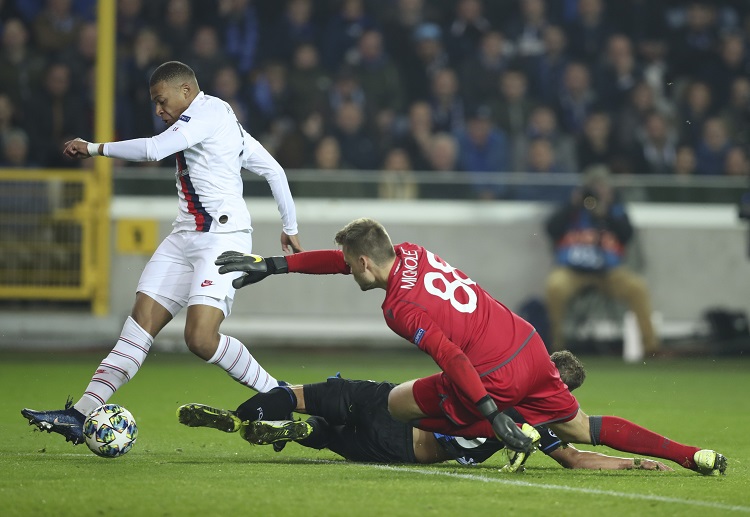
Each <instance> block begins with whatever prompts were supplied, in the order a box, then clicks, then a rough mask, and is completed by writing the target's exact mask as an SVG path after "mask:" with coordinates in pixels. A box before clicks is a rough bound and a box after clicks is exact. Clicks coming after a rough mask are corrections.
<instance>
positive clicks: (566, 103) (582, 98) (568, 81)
mask: <svg viewBox="0 0 750 517" xmlns="http://www.w3.org/2000/svg"><path fill="white" fill-rule="evenodd" d="M596 102H597V97H596V93H595V92H594V90H593V89H592V87H591V76H590V74H589V71H588V69H587V68H586V65H584V64H583V63H570V64H568V66H567V67H566V68H565V76H564V77H563V85H562V88H561V90H560V93H559V95H558V99H557V110H558V113H559V119H560V121H561V122H562V126H563V128H565V130H566V131H568V132H570V133H573V134H574V135H576V136H578V135H580V134H581V132H582V131H583V125H584V123H585V121H586V119H587V118H588V116H589V114H590V113H591V112H592V111H594V109H595V107H596Z"/></svg>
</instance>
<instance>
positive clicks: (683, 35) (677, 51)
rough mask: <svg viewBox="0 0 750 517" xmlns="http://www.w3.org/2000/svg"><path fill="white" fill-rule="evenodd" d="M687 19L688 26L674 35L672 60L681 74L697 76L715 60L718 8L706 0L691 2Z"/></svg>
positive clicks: (678, 73)
mask: <svg viewBox="0 0 750 517" xmlns="http://www.w3.org/2000/svg"><path fill="white" fill-rule="evenodd" d="M685 21H686V23H685V25H684V26H683V27H680V28H678V29H677V30H676V31H675V32H674V33H673V35H672V39H671V41H670V44H669V48H670V50H671V56H670V61H671V62H672V63H673V66H674V70H675V73H676V74H677V75H678V76H687V77H692V78H695V77H697V76H698V75H699V74H700V71H701V70H703V69H704V68H705V67H706V65H708V64H710V63H711V61H712V60H714V59H716V56H715V54H714V49H715V48H716V47H717V42H718V27H717V23H716V9H715V8H714V6H713V5H711V4H710V3H709V2H706V1H691V2H690V5H688V7H687V9H686V17H685Z"/></svg>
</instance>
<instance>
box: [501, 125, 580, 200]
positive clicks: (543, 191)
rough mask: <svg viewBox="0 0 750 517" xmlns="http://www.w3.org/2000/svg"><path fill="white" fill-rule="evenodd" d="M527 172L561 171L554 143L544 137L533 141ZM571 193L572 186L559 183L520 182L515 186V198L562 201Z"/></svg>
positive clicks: (529, 151) (530, 147) (545, 172)
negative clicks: (529, 183)
mask: <svg viewBox="0 0 750 517" xmlns="http://www.w3.org/2000/svg"><path fill="white" fill-rule="evenodd" d="M526 164H527V166H526V169H525V171H526V172H532V173H536V174H556V173H558V172H561V169H560V166H559V165H558V162H557V157H556V156H555V148H554V147H553V146H552V143H551V142H550V141H549V140H547V139H544V138H537V139H535V140H532V141H531V144H529V146H528V154H527V156H526ZM569 195H570V187H567V186H565V185H557V184H541V185H536V184H531V185H528V184H519V185H515V186H514V188H513V196H512V197H513V199H519V200H520V199H523V200H534V201H560V200H561V199H565V198H566V197H567V196H569Z"/></svg>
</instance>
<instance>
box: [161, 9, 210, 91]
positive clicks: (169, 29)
mask: <svg viewBox="0 0 750 517" xmlns="http://www.w3.org/2000/svg"><path fill="white" fill-rule="evenodd" d="M159 36H160V38H161V39H162V40H163V41H164V43H166V45H167V47H169V52H168V55H169V56H170V57H171V58H172V59H176V60H178V61H183V60H184V59H185V55H186V54H187V53H188V50H189V49H190V46H191V44H192V42H193V9H192V7H191V3H190V1H189V0H167V4H166V7H165V12H164V26H163V29H162V30H161V31H159ZM198 79H201V78H200V77H199V78H198Z"/></svg>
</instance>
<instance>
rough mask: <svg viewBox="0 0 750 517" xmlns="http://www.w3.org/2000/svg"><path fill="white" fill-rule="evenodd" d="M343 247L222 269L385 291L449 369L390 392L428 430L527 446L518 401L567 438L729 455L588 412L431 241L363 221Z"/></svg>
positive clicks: (715, 464)
mask: <svg viewBox="0 0 750 517" xmlns="http://www.w3.org/2000/svg"><path fill="white" fill-rule="evenodd" d="M334 241H335V242H336V243H337V244H338V245H339V246H341V250H320V251H311V252H302V253H298V254H296V255H291V256H289V257H271V258H268V259H264V258H263V257H259V256H257V255H244V254H242V253H238V252H227V253H223V254H222V255H221V256H220V257H219V258H218V259H217V260H216V264H217V265H219V266H221V267H220V269H219V272H220V273H235V272H237V271H244V272H245V273H246V274H245V275H244V276H243V277H240V278H238V279H235V280H234V281H233V285H234V286H235V287H237V288H240V287H242V286H243V285H247V284H252V283H255V282H259V281H260V280H262V279H263V278H265V277H267V276H268V275H271V274H278V273H289V272H296V273H307V274H345V275H348V274H351V275H352V276H353V277H354V280H355V281H356V283H357V284H358V285H359V287H360V289H361V290H362V291H368V290H371V289H376V288H377V289H383V290H385V300H384V301H383V304H382V310H383V317H384V318H385V321H386V324H387V325H388V327H389V328H391V329H392V330H393V331H394V332H396V333H397V334H398V335H400V336H401V337H403V338H404V339H407V340H409V341H410V342H411V343H413V344H414V345H416V346H417V347H418V348H419V349H420V350H422V351H424V352H426V353H427V354H428V355H430V357H432V358H433V359H434V361H435V362H436V363H437V365H438V366H439V367H440V368H441V370H442V372H441V373H439V374H435V375H431V376H429V377H425V378H422V379H416V380H413V381H409V382H405V383H403V384H400V385H398V386H396V387H395V388H393V389H392V390H391V392H390V394H389V395H388V411H389V412H390V413H391V415H392V416H393V417H394V418H396V419H397V420H400V421H402V422H408V423H413V424H414V425H415V427H419V428H420V429H423V430H425V431H432V432H438V433H441V434H447V435H452V436H465V437H484V438H492V437H494V436H497V437H498V438H500V439H501V440H502V441H503V442H504V443H505V445H506V447H508V448H509V449H512V450H515V451H519V452H524V453H529V452H530V451H531V448H532V440H531V439H530V437H528V436H526V435H524V434H523V433H522V432H520V430H519V429H518V427H517V426H516V425H515V423H514V422H513V420H512V419H510V418H509V417H508V416H507V415H505V414H504V413H502V411H503V410H505V409H508V408H510V407H514V408H515V409H516V410H517V411H518V412H519V413H520V414H521V415H522V416H523V418H524V419H525V420H526V421H527V422H528V423H529V424H531V425H533V426H539V425H547V426H548V427H549V428H550V429H552V430H553V431H554V432H555V434H556V435H557V436H559V437H560V438H561V439H562V440H563V441H565V442H567V443H583V444H592V445H607V446H608V447H611V448H613V449H617V450H620V451H625V452H629V453H632V454H638V455H646V456H655V457H659V458H662V459H668V460H671V461H674V462H676V463H678V464H680V465H682V466H683V467H685V468H688V469H691V470H694V471H696V472H700V473H703V474H710V473H714V472H721V473H723V472H724V471H725V470H726V466H727V462H726V458H724V456H722V455H721V454H718V453H717V452H715V451H712V450H709V449H700V448H699V447H691V446H688V445H683V444H681V443H678V442H674V441H672V440H669V439H667V438H665V437H664V436H661V435H659V434H657V433H654V432H652V431H650V430H648V429H644V428H643V427H641V426H638V425H636V424H634V423H633V422H630V421H628V420H625V419H622V418H618V417H614V416H591V417H589V416H588V415H586V413H584V412H583V411H582V410H581V409H580V406H579V404H578V401H577V400H576V398H575V397H574V396H573V395H572V394H571V393H570V392H569V391H568V389H567V387H566V386H565V384H564V383H563V382H562V381H561V380H560V376H559V374H558V372H557V369H556V368H555V366H554V364H552V362H551V361H550V360H549V354H548V353H547V348H546V347H545V344H544V342H542V340H541V338H540V337H539V335H538V334H537V332H536V330H535V329H534V327H533V326H532V325H531V324H530V323H529V322H527V321H525V320H524V319H523V318H521V317H520V316H518V315H517V314H514V313H513V312H512V311H511V310H510V309H508V308H507V307H505V306H504V305H503V304H501V303H500V302H499V301H497V300H495V299H494V298H493V297H492V296H491V295H490V294H489V293H487V292H486V291H485V290H484V289H482V288H481V287H480V286H479V285H477V283H476V282H474V281H473V280H471V279H470V278H469V277H468V276H467V275H466V274H464V273H463V272H461V271H460V270H458V269H456V268H455V267H453V266H451V265H450V264H448V263H447V262H445V261H444V260H443V259H441V258H440V257H438V256H437V255H435V254H434V253H432V252H430V251H429V250H426V249H425V248H423V247H421V246H419V245H416V244H412V243H409V242H404V243H401V244H398V245H396V246H394V245H393V242H392V241H391V238H390V236H389V235H388V232H387V231H386V230H385V228H384V227H383V226H382V225H381V224H380V223H378V222H377V221H374V220H372V219H366V218H362V219H357V220H354V221H352V222H351V223H349V224H347V225H346V226H345V227H344V228H342V229H341V230H339V231H338V232H337V234H336V236H335V239H334Z"/></svg>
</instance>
